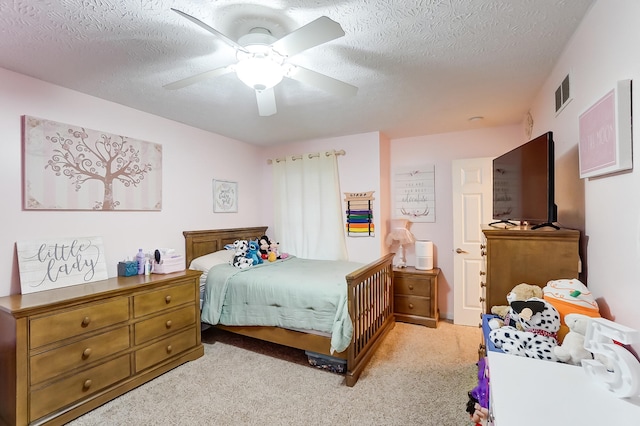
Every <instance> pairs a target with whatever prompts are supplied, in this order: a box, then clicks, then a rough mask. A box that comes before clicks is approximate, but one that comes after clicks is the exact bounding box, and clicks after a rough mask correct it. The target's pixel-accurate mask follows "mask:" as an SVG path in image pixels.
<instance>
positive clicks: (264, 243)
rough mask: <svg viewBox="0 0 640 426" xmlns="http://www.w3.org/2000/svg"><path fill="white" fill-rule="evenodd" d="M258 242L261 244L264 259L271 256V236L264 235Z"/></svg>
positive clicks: (261, 253) (261, 255)
mask: <svg viewBox="0 0 640 426" xmlns="http://www.w3.org/2000/svg"><path fill="white" fill-rule="evenodd" d="M258 244H259V245H260V257H261V258H262V259H264V260H267V259H268V258H269V247H270V246H271V241H269V237H267V236H266V235H263V236H262V237H260V239H259V240H258Z"/></svg>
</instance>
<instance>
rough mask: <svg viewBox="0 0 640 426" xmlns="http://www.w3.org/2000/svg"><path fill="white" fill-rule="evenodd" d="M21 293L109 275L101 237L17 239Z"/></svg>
mask: <svg viewBox="0 0 640 426" xmlns="http://www.w3.org/2000/svg"><path fill="white" fill-rule="evenodd" d="M16 249H17V253H18V269H19V270H20V287H21V291H22V294H28V293H34V292H38V291H44V290H51V289H55V288H61V287H68V286H71V285H77V284H86V283H91V282H94V281H102V280H106V279H107V278H108V275H107V265H106V263H105V254H104V247H103V243H102V237H95V236H94V237H61V238H55V239H51V238H49V239H41V240H34V241H18V242H17V243H16Z"/></svg>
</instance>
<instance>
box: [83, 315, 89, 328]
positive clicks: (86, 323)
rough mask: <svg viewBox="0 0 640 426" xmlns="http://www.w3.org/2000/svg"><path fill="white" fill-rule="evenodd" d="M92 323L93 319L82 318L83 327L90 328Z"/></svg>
mask: <svg viewBox="0 0 640 426" xmlns="http://www.w3.org/2000/svg"><path fill="white" fill-rule="evenodd" d="M90 322H91V318H89V317H84V318H82V326H83V327H86V326H88V325H89V323H90Z"/></svg>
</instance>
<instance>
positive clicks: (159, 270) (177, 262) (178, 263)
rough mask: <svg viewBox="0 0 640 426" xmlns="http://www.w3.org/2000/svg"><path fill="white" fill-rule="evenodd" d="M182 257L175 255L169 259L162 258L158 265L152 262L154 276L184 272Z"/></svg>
mask: <svg viewBox="0 0 640 426" xmlns="http://www.w3.org/2000/svg"><path fill="white" fill-rule="evenodd" d="M184 269H185V267H184V256H182V255H181V254H176V255H173V256H171V257H163V258H162V260H160V263H158V262H156V261H155V260H154V261H153V270H152V272H153V273H154V274H170V273H172V272H178V271H184Z"/></svg>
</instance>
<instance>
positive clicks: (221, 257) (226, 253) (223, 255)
mask: <svg viewBox="0 0 640 426" xmlns="http://www.w3.org/2000/svg"><path fill="white" fill-rule="evenodd" d="M234 253H235V252H234V251H233V250H219V251H215V252H213V253H209V254H205V255H204V256H200V257H196V258H195V259H193V260H192V261H191V265H189V269H195V270H196V271H202V272H209V269H211V267H213V266H216V265H220V264H223V263H229V262H230V261H231V259H233V254H234Z"/></svg>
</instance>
